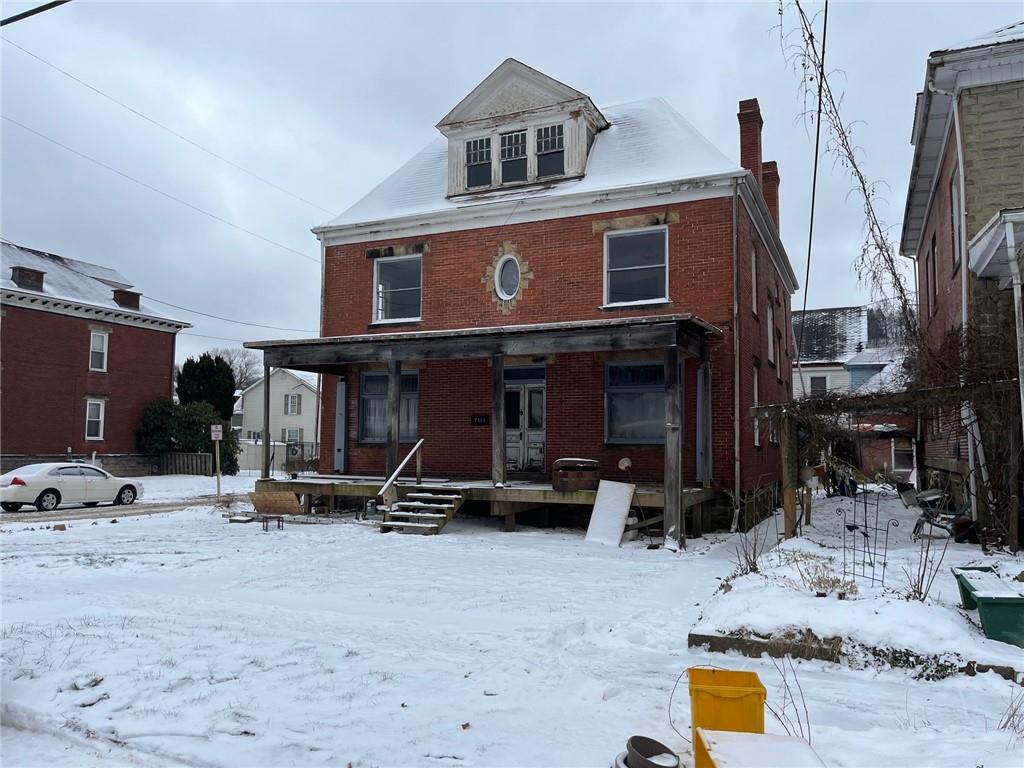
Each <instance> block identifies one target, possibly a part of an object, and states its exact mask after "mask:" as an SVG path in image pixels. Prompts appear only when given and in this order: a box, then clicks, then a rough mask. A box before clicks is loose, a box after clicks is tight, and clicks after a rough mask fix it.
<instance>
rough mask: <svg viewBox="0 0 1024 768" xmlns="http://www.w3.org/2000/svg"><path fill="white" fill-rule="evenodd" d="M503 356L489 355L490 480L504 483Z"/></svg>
mask: <svg viewBox="0 0 1024 768" xmlns="http://www.w3.org/2000/svg"><path fill="white" fill-rule="evenodd" d="M505 472H506V466H505V356H504V355H493V356H492V357H491V481H492V482H493V483H494V484H495V485H498V484H499V483H500V484H501V485H504V484H505V478H506V474H505Z"/></svg>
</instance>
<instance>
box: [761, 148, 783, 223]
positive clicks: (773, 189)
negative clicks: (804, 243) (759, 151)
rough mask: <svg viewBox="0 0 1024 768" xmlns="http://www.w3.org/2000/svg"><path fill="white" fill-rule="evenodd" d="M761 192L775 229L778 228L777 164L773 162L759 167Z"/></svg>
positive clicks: (767, 161)
mask: <svg viewBox="0 0 1024 768" xmlns="http://www.w3.org/2000/svg"><path fill="white" fill-rule="evenodd" d="M761 191H762V192H763V193H764V201H765V203H767V205H768V212H769V213H771V215H772V221H774V222H775V229H776V230H777V229H778V228H779V164H778V163H776V162H775V161H774V160H766V161H765V162H764V164H763V165H762V166H761Z"/></svg>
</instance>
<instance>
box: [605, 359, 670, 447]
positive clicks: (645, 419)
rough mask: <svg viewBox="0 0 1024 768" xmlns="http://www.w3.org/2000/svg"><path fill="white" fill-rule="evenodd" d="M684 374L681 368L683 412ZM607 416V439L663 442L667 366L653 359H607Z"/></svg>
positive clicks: (631, 442) (632, 441) (613, 441)
mask: <svg viewBox="0 0 1024 768" xmlns="http://www.w3.org/2000/svg"><path fill="white" fill-rule="evenodd" d="M682 374H683V370H682V368H681V369H680V377H679V381H680V395H679V398H680V401H681V404H680V406H681V407H680V414H685V412H686V411H685V408H683V407H682V405H684V404H685V401H686V399H685V397H684V396H683V382H684V381H685V379H684V378H683V375H682ZM604 417H605V419H604V420H605V442H606V443H626V444H636V443H657V444H662V443H664V442H665V366H664V365H662V364H661V363H654V362H642V363H639V362H638V363H608V364H607V366H606V367H605V405H604ZM683 434H686V431H685V429H683Z"/></svg>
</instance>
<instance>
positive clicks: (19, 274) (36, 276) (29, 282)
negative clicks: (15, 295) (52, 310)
mask: <svg viewBox="0 0 1024 768" xmlns="http://www.w3.org/2000/svg"><path fill="white" fill-rule="evenodd" d="M45 274H46V273H45V272H40V271H39V270H38V269H29V268H28V267H11V280H13V281H14V284H15V285H16V286H18V287H19V288H24V289H25V290H26V291H41V290H43V275H45Z"/></svg>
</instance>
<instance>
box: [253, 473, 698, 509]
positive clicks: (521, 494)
mask: <svg viewBox="0 0 1024 768" xmlns="http://www.w3.org/2000/svg"><path fill="white" fill-rule="evenodd" d="M386 479H387V478H385V477H384V476H383V475H380V476H376V477H371V476H365V475H303V476H301V477H299V478H296V479H294V480H293V479H290V478H289V479H284V480H274V479H269V480H257V481H256V490H257V491H284V492H287V493H296V494H302V495H303V496H304V497H310V498H311V497H312V496H358V497H363V498H372V497H374V496H376V495H377V494H378V493H379V492H380V488H381V486H382V485H383V484H384V482H385V480H386ZM397 485H398V488H399V494H400V495H402V494H403V492H407V491H410V490H413V489H422V490H431V491H445V490H447V491H459V492H461V493H462V495H463V497H464V498H465V499H466V500H467V501H486V502H498V503H502V502H507V503H514V504H536V505H542V504H578V505H583V506H593V504H594V501H595V499H596V498H597V491H556V490H555V489H554V488H553V487H552V485H551V483H542V482H535V481H529V480H508V481H506V482H505V483H504V485H503V486H501V487H496V486H495V485H494V483H493V481H491V480H450V479H448V478H424V479H423V480H422V481H421V482H419V483H417V482H416V480H415V479H414V478H400V479H399V480H398V483H397ZM636 493H637V501H638V503H639V504H640V505H641V506H644V507H650V508H652V509H664V507H665V490H664V488H663V487H662V486H660V485H638V486H637V489H636ZM714 496H715V492H714V491H713V490H712V489H710V488H683V489H682V497H683V499H682V507H683V508H684V509H685V508H687V507H691V506H694V505H697V504H702V503H704V502H706V501H710V500H711V499H713V498H714Z"/></svg>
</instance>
